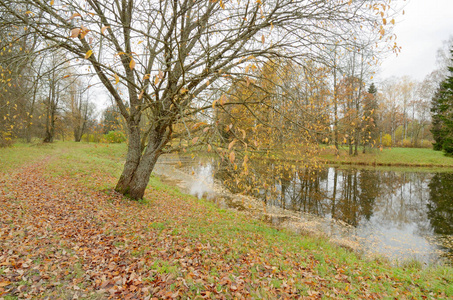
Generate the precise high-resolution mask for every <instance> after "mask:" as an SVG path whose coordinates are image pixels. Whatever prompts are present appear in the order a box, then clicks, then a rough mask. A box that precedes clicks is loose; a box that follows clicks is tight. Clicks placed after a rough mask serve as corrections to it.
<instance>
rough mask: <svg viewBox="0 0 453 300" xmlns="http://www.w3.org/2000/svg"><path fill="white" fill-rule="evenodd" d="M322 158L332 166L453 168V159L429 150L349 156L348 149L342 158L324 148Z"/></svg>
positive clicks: (414, 149) (384, 151)
mask: <svg viewBox="0 0 453 300" xmlns="http://www.w3.org/2000/svg"><path fill="white" fill-rule="evenodd" d="M320 158H321V159H323V160H324V161H327V162H328V163H331V164H356V165H372V166H395V167H431V168H432V167H442V168H445V167H447V168H453V157H448V156H445V155H444V154H443V152H441V151H434V150H432V149H427V148H385V149H383V150H382V151H380V150H377V149H373V150H372V151H371V153H370V152H367V153H366V154H363V153H362V152H361V151H360V152H359V155H358V156H349V155H348V154H347V148H340V156H336V155H335V151H334V150H333V149H332V148H324V149H323V150H322V151H321V155H320Z"/></svg>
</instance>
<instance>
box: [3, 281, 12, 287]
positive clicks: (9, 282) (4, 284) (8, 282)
mask: <svg viewBox="0 0 453 300" xmlns="http://www.w3.org/2000/svg"><path fill="white" fill-rule="evenodd" d="M10 284H11V281H2V282H0V287H4V286H7V285H10Z"/></svg>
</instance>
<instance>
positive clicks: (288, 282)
mask: <svg viewBox="0 0 453 300" xmlns="http://www.w3.org/2000/svg"><path fill="white" fill-rule="evenodd" d="M125 150H126V148H125V145H124V144H123V145H95V144H83V143H78V144H76V143H69V142H67V143H56V144H54V145H51V147H46V148H45V151H43V152H40V149H38V148H36V147H29V146H27V145H16V146H15V148H14V151H11V150H10V149H0V157H2V165H0V178H1V177H2V176H5V175H7V174H9V175H10V176H12V174H13V173H17V174H20V172H21V165H22V167H23V166H25V165H29V164H31V163H33V162H36V163H39V162H42V161H45V160H44V158H45V157H46V156H47V157H51V159H49V160H48V161H47V162H46V163H45V165H44V170H45V172H43V176H44V179H43V180H44V181H46V185H45V186H46V187H47V188H48V189H49V191H42V193H44V192H49V195H51V196H52V197H54V195H55V192H52V191H53V190H52V186H56V188H55V190H58V189H59V188H57V187H59V185H58V184H60V185H62V184H64V186H65V188H67V189H68V191H67V192H65V193H64V195H67V196H65V197H66V198H68V199H72V198H71V190H74V191H77V194H76V195H78V196H77V197H76V198H75V199H77V201H78V202H77V203H76V205H77V206H76V207H77V209H74V210H71V213H70V214H68V216H70V217H71V218H73V219H74V220H75V219H77V218H78V216H79V215H80V216H85V215H89V216H90V219H89V220H90V222H89V225H90V226H92V227H90V228H88V229H87V237H89V238H91V237H92V236H98V235H99V236H104V239H103V243H102V244H101V245H99V244H98V243H94V244H93V243H88V244H87V245H89V246H85V247H88V249H83V248H82V249H83V251H85V252H78V255H77V258H76V259H77V262H79V261H80V259H81V258H82V257H83V260H82V261H81V262H80V264H77V265H76V268H75V269H76V271H77V272H76V273H77V274H76V277H78V278H89V276H87V275H84V276H83V274H91V277H90V278H91V279H90V280H88V279H84V281H81V282H79V284H81V285H82V286H84V287H85V290H84V292H85V293H86V294H87V297H88V298H89V297H95V296H96V295H98V296H100V295H99V291H98V290H99V285H102V282H103V280H105V279H102V278H103V277H102V276H104V277H105V276H107V278H108V276H109V274H110V273H113V274H116V272H118V274H121V272H126V271H124V270H123V271H121V270H113V269H111V265H108V262H109V259H110V260H111V259H112V257H113V258H115V257H116V256H113V255H118V254H115V253H119V252H121V253H122V255H124V256H122V257H121V261H124V265H125V267H124V268H126V266H134V268H135V269H134V272H136V273H137V274H139V275H140V276H141V278H142V281H141V283H140V284H138V283H137V284H134V285H133V286H134V287H135V288H137V290H138V289H139V287H140V288H141V289H142V291H144V290H145V288H146V287H150V288H149V289H146V290H147V291H148V292H147V293H148V295H149V296H153V297H156V298H166V297H169V296H168V295H170V294H172V295H173V296H174V295H177V297H180V298H195V297H202V298H215V297H217V296H218V297H226V298H227V299H232V298H235V297H236V298H241V297H245V298H255V299H275V298H278V297H288V298H291V297H292V298H299V297H302V296H304V297H315V298H329V297H331V298H334V299H357V298H361V299H369V298H385V299H387V298H398V299H411V298H415V299H422V298H424V297H427V298H428V299H447V298H451V297H453V269H452V268H451V267H447V266H431V267H427V268H420V265H419V264H417V263H416V262H408V263H406V264H401V267H394V266H391V265H390V264H388V263H387V262H385V260H366V259H363V258H361V257H359V256H357V255H356V254H354V253H352V252H350V251H347V250H345V249H343V248H340V247H338V246H336V245H334V244H332V243H330V242H328V241H327V240H325V239H322V238H316V237H310V236H301V235H298V234H295V233H293V232H290V231H286V230H277V229H275V228H273V227H270V226H268V225H266V224H264V223H263V222H261V221H259V220H251V219H248V218H247V217H246V216H245V215H243V214H241V213H238V212H236V211H231V210H222V209H219V208H218V207H217V206H216V205H215V204H214V203H212V202H210V201H207V200H204V199H201V200H198V199H196V198H194V197H192V196H188V195H185V194H182V193H180V192H179V191H178V190H177V189H175V188H173V187H169V186H166V185H164V184H163V183H162V182H160V181H159V179H158V178H157V177H152V178H151V180H150V184H149V188H148V189H147V192H146V195H145V197H146V201H143V202H136V201H130V200H128V199H126V198H118V195H115V194H114V193H113V192H112V191H111V187H113V186H114V184H115V181H116V180H117V178H118V176H119V174H120V172H121V168H122V161H123V160H124V153H125ZM22 156H23V157H24V159H22V160H21V159H19V158H20V157H22ZM10 164H13V167H11V166H10ZM38 169H39V168H38ZM8 185H9V186H10V188H11V186H14V185H15V186H16V188H17V191H16V193H17V199H18V200H17V201H22V202H21V206H20V207H21V209H22V210H27V209H29V207H30V206H31V205H25V204H28V202H27V201H28V199H29V197H25V196H24V197H23V199H22V200H21V198H20V194H21V193H22V191H21V190H20V183H19V182H16V181H13V180H12V181H11V182H9V183H8ZM24 193H25V191H24ZM0 195H1V191H0ZM41 198H42V196H40V198H38V199H39V201H40V202H37V203H38V204H39V203H41V202H42V201H43V200H41ZM43 199H49V200H47V201H51V200H52V198H51V197H47V198H43ZM57 200H58V201H64V199H57ZM5 201H9V200H5ZM87 201H92V202H87ZM87 203H95V204H94V205H96V208H95V209H93V208H90V207H91V206H89V205H88V204H87ZM0 204H1V203H0ZM86 207H88V208H89V210H87V211H85V210H84V209H85V208H86ZM30 209H31V208H30ZM93 211H96V212H97V214H94V213H93ZM58 216H59V217H61V216H62V214H61V213H60V214H58ZM0 217H1V215H0ZM28 217H30V214H28V213H27V211H25V213H24V216H22V217H21V218H22V219H26V218H28ZM22 219H21V220H19V219H18V218H16V217H13V218H12V221H13V222H16V223H20V222H25V221H23V220H22ZM5 220H6V219H5ZM52 220H54V219H52ZM5 222H6V221H5ZM65 224H69V223H65ZM30 226H31V225H30ZM53 226H56V225H55V224H53ZM64 228H65V227H62V229H61V230H66V229H64ZM83 228H84V227H81V226H79V227H77V230H78V231H77V232H78V233H77V242H79V239H81V238H82V237H83V232H84V231H83ZM52 230H53V229H52ZM67 230H69V228H68V229H67ZM98 230H100V231H99V232H101V233H102V234H101V233H97V232H98ZM30 232H32V231H31V230H30ZM29 234H30V233H29ZM68 236H70V235H66V234H63V233H61V234H60V237H59V240H57V239H55V240H52V239H49V240H48V241H46V244H45V246H44V247H49V249H54V248H58V249H59V248H60V247H59V244H56V243H57V242H58V243H65V244H67V245H68V246H67V247H68V248H70V245H72V244H71V243H73V240H71V239H69V238H68ZM16 238H25V237H22V236H19V235H17V236H16ZM107 238H109V239H111V240H112V244H111V246H109V245H108V244H105V243H106V241H108V239H107ZM28 239H29V240H30V237H28ZM29 240H28V241H29ZM2 243H4V245H3V244H2ZM15 245H19V244H17V243H16V244H15ZM98 246H99V247H100V248H99V249H96V248H95V247H98ZM7 247H8V246H7V244H6V242H4V240H2V239H0V249H6V250H5V251H7V250H8V248H7ZM30 247H31V246H30ZM89 247H92V248H89ZM72 248H74V247H72ZM30 249H35V248H30ZM75 249H78V250H77V251H82V250H80V249H79V248H78V247H77V248H75ZM108 249H113V250H112V251H113V252H112V253H113V254H112V253H110V252H108V251H110V250H108ZM101 250H102V251H101ZM0 251H1V250H0ZM33 251H34V250H33ZM33 251H31V252H30V251H28V252H27V251H23V253H24V255H25V256H27V257H29V256H30V257H31V258H30V259H31V260H33V261H44V262H45V263H46V264H50V263H52V261H50V262H49V259H50V260H52V259H54V260H56V259H57V258H58V255H60V254H58V255H56V256H55V258H49V256H45V257H43V258H40V257H34V256H36V255H35V253H33ZM5 253H7V252H5ZM83 253H85V254H83ZM90 253H96V255H104V256H105V260H106V263H105V264H106V265H105V266H102V264H101V261H102V260H98V261H99V265H95V266H94V267H95V268H96V270H101V272H100V273H93V272H92V270H91V268H93V264H89V263H88V262H89V259H88V257H89V254H90ZM70 255H72V254H67V255H66V256H65V259H67V260H69V259H70ZM74 255H75V254H74ZM1 257H2V253H1V252H0V258H1ZM19 259H20V257H16V260H19ZM115 259H116V258H115ZM127 262H128V263H127ZM0 263H2V262H1V261H0ZM57 263H58V262H57V261H55V264H57ZM30 268H31V267H30ZM128 268H129V267H128ZM3 269H6V266H5V267H4V268H3ZM0 270H1V269H0ZM49 270H52V266H50V267H49ZM102 270H104V271H102ZM57 271H58V268H56V269H55V271H53V272H55V273H57ZM42 272H44V271H42ZM89 272H91V273H89ZM0 276H6V274H2V273H1V272H0ZM96 276H98V277H96ZM112 276H116V275H112ZM1 278H2V277H0V282H2V279H1ZM49 280H50V279H49ZM15 284H16V285H17V286H19V285H21V284H22V283H21V282H20V281H19V282H17V283H15ZM44 286H45V285H44ZM124 286H126V285H124ZM29 288H31V287H30V286H26V287H24V289H29ZM123 289H124V287H123ZM131 290H132V288H131ZM137 290H133V292H134V293H136V292H137ZM55 292H56V293H58V290H57V291H53V290H46V291H45V292H44V295H49V297H50V298H52V297H55V296H57V298H58V294H57V295H54V294H52V293H55ZM62 293H63V292H62ZM1 294H2V292H1V290H0V297H3V298H5V299H8V297H11V298H10V299H15V298H14V297H13V296H11V295H1ZM115 295H116V294H115ZM166 295H167V296H166ZM328 295H330V296H328ZM60 296H65V297H67V296H68V295H66V294H62V295H60ZM123 296H124V297H125V294H121V297H123ZM118 297H120V296H118ZM100 298H101V297H100Z"/></svg>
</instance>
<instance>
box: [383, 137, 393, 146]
mask: <svg viewBox="0 0 453 300" xmlns="http://www.w3.org/2000/svg"><path fill="white" fill-rule="evenodd" d="M382 146H384V147H391V146H392V137H391V136H390V134H384V136H383V137H382Z"/></svg>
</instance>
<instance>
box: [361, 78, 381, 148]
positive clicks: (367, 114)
mask: <svg viewBox="0 0 453 300" xmlns="http://www.w3.org/2000/svg"><path fill="white" fill-rule="evenodd" d="M377 110H378V104H377V89H376V86H375V85H374V83H371V85H370V87H369V88H368V93H367V94H366V96H365V100H364V112H363V121H362V128H363V131H364V136H363V153H365V149H366V147H368V146H371V147H373V146H374V145H375V144H376V140H377V139H378V137H379V130H378V127H377V123H376V119H377Z"/></svg>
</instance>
